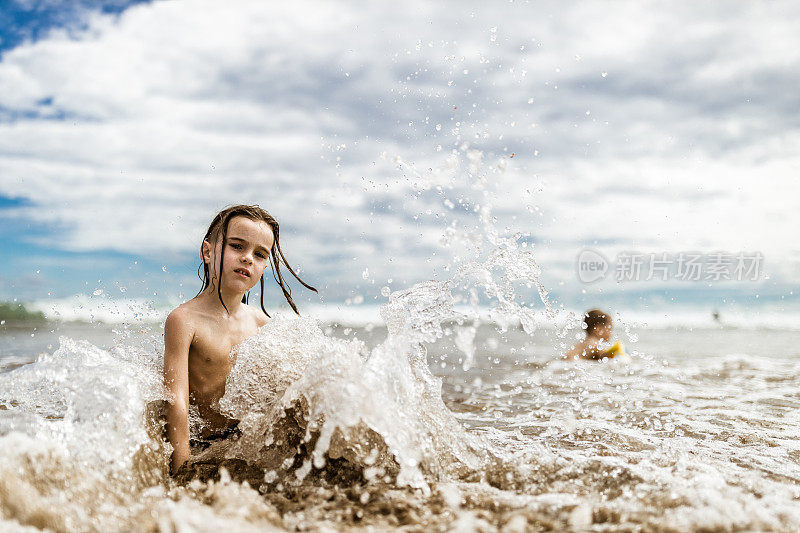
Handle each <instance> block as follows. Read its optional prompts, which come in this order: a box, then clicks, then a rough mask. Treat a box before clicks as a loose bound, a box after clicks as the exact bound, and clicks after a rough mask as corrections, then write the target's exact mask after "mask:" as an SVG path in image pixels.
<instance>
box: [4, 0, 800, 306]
mask: <svg viewBox="0 0 800 533" xmlns="http://www.w3.org/2000/svg"><path fill="white" fill-rule="evenodd" d="M798 27H800V7H798V4H796V3H793V2H769V3H766V2H750V3H747V2H735V3H734V2H703V3H697V2H683V3H681V2H676V3H669V4H653V3H643V2H628V3H625V2H582V3H565V2H561V1H557V2H521V1H514V2H439V3H433V2H403V3H396V2H395V3H388V2H370V3H363V2H351V3H339V2H291V3H284V2H280V3H278V2H263V1H260V0H253V1H245V0H240V1H237V2H225V3H220V2H216V1H201V0H197V1H184V2H177V1H163V2H162V1H154V2H143V3H138V2H132V3H126V2H122V1H107V2H92V1H88V0H84V1H82V2H55V1H48V0H39V1H37V0H17V1H16V2H14V1H11V2H4V3H3V4H2V7H0V239H2V240H1V241H0V259H2V261H0V300H4V299H11V298H20V299H22V300H32V299H41V298H47V297H53V298H61V297H65V296H69V295H72V294H77V293H92V292H93V291H95V290H96V289H98V288H100V289H102V290H104V291H105V293H106V294H115V295H118V296H119V297H123V296H148V297H151V296H153V297H155V298H157V299H168V300H173V301H174V300H176V299H178V298H180V295H181V294H183V295H185V296H190V295H191V294H193V293H194V292H195V291H196V290H197V288H198V286H199V281H197V279H196V277H195V272H196V266H197V259H196V257H197V249H198V247H199V241H200V239H201V237H202V234H203V233H204V231H205V227H206V226H207V224H208V223H209V221H210V219H211V218H212V216H213V215H214V214H215V213H216V211H217V210H218V209H220V208H221V207H223V206H225V205H227V204H232V203H258V204H260V205H261V206H263V207H265V208H266V209H267V210H268V211H270V212H271V213H272V214H273V215H274V216H275V217H276V218H277V219H278V220H279V221H280V222H281V224H282V234H281V236H282V246H283V248H284V251H285V252H286V255H287V257H288V258H289V260H290V261H291V262H292V264H294V265H296V266H298V267H299V268H300V269H301V270H302V273H303V276H304V277H305V278H307V279H308V280H309V281H311V282H312V283H314V284H315V285H317V286H318V287H319V288H320V289H321V292H323V294H324V296H325V298H326V299H327V301H342V300H344V299H346V298H352V297H354V296H356V295H359V294H360V295H362V296H363V297H364V298H366V300H367V301H370V300H371V299H373V298H374V297H375V296H377V295H379V292H380V288H381V287H383V286H390V287H392V288H393V289H396V288H402V287H406V286H408V285H409V284H410V283H412V282H415V281H419V280H424V279H429V278H439V279H442V278H443V277H446V276H447V275H448V274H447V271H446V268H447V265H448V263H451V262H452V260H453V253H454V252H453V251H452V249H450V248H448V247H447V246H445V245H443V244H442V236H443V234H444V233H445V232H446V229H447V228H448V227H451V226H452V227H454V228H455V229H457V230H458V231H460V232H465V233H466V234H472V235H473V236H480V235H481V234H483V233H484V232H485V231H486V228H485V227H483V226H482V224H481V222H480V220H479V212H480V211H481V209H485V208H487V207H489V206H491V210H492V211H491V215H492V216H493V217H494V218H493V219H490V221H491V223H492V224H493V226H494V228H495V229H496V230H497V231H499V232H500V233H514V232H522V233H524V234H526V236H524V237H522V238H521V239H520V242H526V243H530V244H532V246H533V254H534V256H535V257H536V259H537V261H538V262H539V264H540V266H541V267H542V270H543V274H542V281H543V282H544V284H545V286H546V287H547V288H549V289H552V290H553V294H554V297H555V298H556V299H557V300H560V301H561V302H562V303H564V304H565V305H568V306H569V305H577V304H581V305H582V303H583V302H585V301H590V300H591V301H598V300H602V299H603V298H606V299H609V300H614V299H616V300H614V301H619V299H620V298H622V299H623V300H624V299H628V300H634V299H637V298H640V297H641V295H642V294H644V293H650V294H658V295H660V296H659V297H661V298H663V299H665V300H666V301H671V300H672V299H674V298H678V299H683V300H685V301H693V300H701V301H702V300H703V298H710V297H711V296H709V294H712V293H713V294H714V295H716V296H714V297H715V298H718V297H720V295H721V296H725V295H728V296H731V297H735V298H738V299H739V300H741V301H744V300H748V299H753V298H754V297H755V295H759V296H762V297H765V298H772V299H780V298H789V299H792V298H794V299H796V293H797V290H796V287H797V286H798V284H799V283H800V241H799V240H798V239H797V237H796V234H797V229H798V228H800V186H799V185H798V178H799V176H798V171H800V148H799V147H800V113H798V111H800V78H798V73H800V32H798V31H797V28H798ZM586 247H590V248H591V249H592V250H595V251H597V252H599V253H601V254H602V255H603V256H604V257H606V258H608V259H609V261H611V262H612V263H613V261H614V258H615V257H617V254H619V253H622V252H635V253H645V254H647V253H657V254H660V253H667V254H671V255H670V257H675V256H676V254H679V253H681V252H686V251H693V252H697V253H701V254H706V255H708V254H712V253H715V252H718V251H725V252H728V253H731V254H737V253H739V252H746V253H755V252H760V253H761V254H762V255H763V258H764V274H765V275H764V277H763V278H762V279H760V280H759V281H756V282H753V281H750V282H727V283H724V282H718V283H716V282H711V283H709V282H687V281H683V282H678V281H675V280H669V281H667V282H658V281H657V280H654V281H653V282H629V283H617V282H616V281H614V280H612V279H610V278H611V276H609V278H608V279H606V280H604V281H601V282H599V283H595V284H591V285H587V284H583V283H581V282H580V281H579V280H578V277H577V275H576V257H577V256H578V254H579V253H580V252H581V250H583V249H584V248H586ZM613 268H614V266H613V264H612V266H611V269H612V271H613ZM389 280H391V281H389ZM123 290H124V293H123ZM298 290H299V289H298ZM154 293H157V294H155V295H154ZM267 299H268V300H275V301H277V299H278V292H277V290H274V289H271V290H270V292H269V293H268V295H267ZM576 302H577V304H576Z"/></svg>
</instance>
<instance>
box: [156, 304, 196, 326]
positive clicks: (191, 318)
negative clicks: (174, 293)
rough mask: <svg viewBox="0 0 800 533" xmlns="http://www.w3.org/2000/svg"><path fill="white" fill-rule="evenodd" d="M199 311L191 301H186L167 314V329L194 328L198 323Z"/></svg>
mask: <svg viewBox="0 0 800 533" xmlns="http://www.w3.org/2000/svg"><path fill="white" fill-rule="evenodd" d="M197 318H198V312H197V310H196V309H195V308H194V306H193V305H192V302H191V301H188V302H185V303H183V304H181V305H179V306H178V307H176V308H175V309H173V310H172V311H171V312H170V313H169V315H167V321H166V322H165V324H164V328H165V329H173V330H174V329H177V330H186V329H194V327H195V326H196V323H197Z"/></svg>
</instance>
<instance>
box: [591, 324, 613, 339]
mask: <svg viewBox="0 0 800 533" xmlns="http://www.w3.org/2000/svg"><path fill="white" fill-rule="evenodd" d="M612 329H613V328H612V326H611V324H601V325H599V326H596V327H595V328H594V334H595V335H596V336H597V337H600V338H601V339H603V340H604V341H607V340H609V339H611V331H612Z"/></svg>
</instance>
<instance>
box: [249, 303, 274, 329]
mask: <svg viewBox="0 0 800 533" xmlns="http://www.w3.org/2000/svg"><path fill="white" fill-rule="evenodd" d="M247 308H248V309H249V310H250V315H251V316H252V317H253V320H255V323H256V326H258V327H259V328H261V327H262V326H265V325H266V324H267V322H269V317H267V315H265V314H264V311H262V310H261V309H257V308H255V307H253V306H252V305H248V306H247Z"/></svg>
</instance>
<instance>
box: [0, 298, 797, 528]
mask: <svg viewBox="0 0 800 533" xmlns="http://www.w3.org/2000/svg"><path fill="white" fill-rule="evenodd" d="M441 289H442V287H441V286H437V285H433V286H431V285H427V286H422V287H413V288H411V289H409V291H408V293H409V294H410V293H416V294H415V296H416V297H417V299H416V301H415V302H414V305H420V306H421V307H422V308H424V309H425V312H430V313H431V316H432V317H435V318H436V319H438V318H441V313H440V311H442V309H438V310H437V307H436V306H437V305H438V304H441V303H442V302H441V301H440V300H438V301H437V299H436V298H437V296H441V294H443V293H442V292H441ZM445 292H446V291H445ZM407 296H408V294H406V295H403V294H400V295H398V296H397V297H396V299H399V300H400V301H397V302H395V303H397V305H400V306H402V305H409V302H408V300H407V299H404V298H403V297H407ZM445 307H447V306H446V304H445ZM401 309H402V307H401ZM389 314H391V313H389ZM424 316H426V315H424V314H422V315H418V316H417V318H420V319H423V318H424ZM395 318H396V317H395ZM388 320H389V321H390V323H391V320H393V318H392V317H388ZM391 324H392V326H391V328H395V327H397V329H396V330H394V333H393V334H391V335H390V332H389V330H390V329H391V328H389V327H387V326H386V325H384V324H379V325H377V326H375V325H365V324H362V325H360V326H359V325H355V324H351V325H347V326H345V325H336V324H333V325H330V324H326V323H319V322H316V321H315V320H313V319H311V318H295V317H291V316H288V315H280V316H277V317H275V319H274V320H273V321H272V322H271V323H270V324H269V325H268V327H266V328H264V330H263V331H262V333H260V334H259V335H257V336H256V337H253V338H251V339H249V340H248V341H246V342H245V343H243V344H242V345H241V346H240V347H239V348H238V350H237V357H238V360H237V365H236V366H235V367H234V371H233V373H232V375H231V378H232V379H231V381H230V386H229V389H228V393H227V394H226V397H225V399H224V400H223V408H225V409H227V410H228V411H229V412H230V413H231V414H234V415H236V416H238V417H240V418H241V420H242V427H243V434H242V436H241V438H240V439H239V440H238V441H236V442H235V443H232V444H230V445H228V446H227V447H226V448H224V449H217V450H212V453H211V454H210V455H211V456H210V457H208V458H206V463H204V464H203V466H204V467H205V468H206V470H203V471H200V470H199V472H200V474H204V475H207V476H208V477H207V478H206V479H205V480H203V481H191V482H189V483H188V484H186V485H178V484H176V483H175V482H174V481H172V480H171V479H170V478H169V476H167V475H166V465H167V459H168V453H169V450H168V448H167V447H166V446H165V445H164V444H163V441H161V440H160V438H159V435H158V431H153V430H152V428H151V425H152V424H153V419H152V416H151V417H150V419H148V416H150V415H149V414H148V409H147V407H148V405H149V404H151V403H152V402H153V401H157V400H158V399H160V398H163V391H162V390H161V388H160V379H159V370H160V364H161V362H160V358H161V350H162V347H161V342H162V341H161V339H160V334H159V331H158V326H154V327H153V329H152V330H148V329H146V328H144V327H136V328H133V327H128V328H122V329H120V328H121V327H120V326H115V327H111V326H99V325H94V326H90V325H86V324H81V323H74V324H70V323H62V324H60V325H58V326H57V327H58V328H59V331H58V332H57V333H52V334H51V333H49V330H45V329H44V328H40V331H43V332H42V333H41V334H40V335H41V337H46V336H47V335H50V336H51V337H50V338H49V339H41V340H40V342H45V341H48V342H49V343H51V344H53V348H52V349H50V350H48V349H47V347H46V346H42V347H41V348H42V351H41V354H40V355H39V354H28V356H27V358H26V357H25V356H24V355H20V354H16V355H14V356H5V357H2V358H0V361H2V362H4V363H7V362H8V361H10V360H13V361H15V364H14V365H6V366H5V371H4V372H3V373H2V374H0V402H1V403H2V407H0V450H2V451H0V509H1V510H2V514H0V517H1V518H2V522H0V526H1V527H0V529H5V530H24V529H25V528H26V527H27V528H30V530H34V529H35V528H38V529H44V528H47V529H51V530H55V531H87V530H88V531H108V530H119V529H135V530H161V531H179V530H183V531H185V530H197V531H208V530H212V529H216V528H219V527H223V526H225V527H234V528H237V529H241V530H256V529H258V530H265V529H266V530H271V529H275V530H282V529H319V528H321V529H324V528H326V527H329V528H334V529H342V528H345V529H346V528H356V529H357V528H363V527H367V526H377V527H395V526H405V527H407V528H408V529H410V530H423V529H429V528H440V529H459V528H460V529H463V530H474V529H477V530H486V531H493V530H508V531H523V530H545V529H561V530H598V531H602V530H647V531H671V530H678V531H691V530H700V529H703V530H708V531H730V530H736V529H741V530H777V531H791V530H797V529H798V528H799V527H800V501H798V499H799V498H800V444H799V443H800V439H799V438H798V437H800V435H798V432H800V416H798V412H799V411H798V407H800V393H798V391H799V390H800V378H798V375H799V374H800V363H799V362H798V361H800V359H799V358H798V352H799V351H800V350H798V348H797V345H796V341H797V334H796V332H793V331H786V330H768V329H763V328H750V329H747V328H722V327H715V328H702V329H698V328H692V329H689V328H674V327H669V328H638V329H637V328H635V329H633V330H632V331H631V335H634V336H636V337H637V340H636V342H631V341H628V343H627V344H628V346H627V348H628V351H629V352H630V351H632V352H634V353H633V357H632V359H631V361H630V362H629V363H623V362H617V361H609V362H606V363H594V362H577V363H567V362H564V361H561V360H558V359H557V358H556V357H555V356H556V355H557V352H558V345H559V342H563V339H562V337H561V332H560V331H559V330H558V329H554V328H550V329H548V328H539V329H537V330H536V331H535V332H534V333H533V334H528V333H526V332H525V331H524V330H523V329H522V328H521V326H520V325H519V324H517V325H515V326H513V327H509V328H508V329H506V330H505V331H502V329H500V328H498V327H497V326H496V325H495V324H492V323H484V324H479V325H478V326H477V327H476V328H475V333H474V338H473V340H472V346H473V348H474V353H473V354H472V357H471V358H472V363H471V365H470V366H469V367H468V368H467V369H466V370H465V367H464V360H465V359H466V357H467V355H466V354H465V353H464V351H463V350H462V349H460V348H459V346H458V344H459V343H457V342H456V337H457V335H458V333H457V331H459V328H464V327H469V324H471V322H468V321H466V322H464V323H462V324H461V325H459V323H458V321H457V320H443V321H442V322H439V323H438V324H437V323H436V320H431V321H429V322H425V321H424V320H422V321H421V322H418V323H414V324H411V326H413V327H415V328H417V330H416V331H417V332H418V333H414V332H413V331H412V332H411V338H404V339H403V340H398V339H399V338H402V337H403V335H404V332H403V329H402V328H403V327H405V326H409V324H408V323H402V322H401V323H399V324H398V323H397V322H394V323H391ZM426 328H429V329H426ZM439 328H441V331H438V329H439ZM30 329H32V328H30ZM51 329H55V326H54V327H53V328H51ZM115 330H116V332H115ZM87 332H91V333H90V334H87ZM407 333H408V332H406V334H407ZM56 334H60V335H61V339H60V340H58V339H54V338H52V336H53V335H56ZM10 335H11V333H9V332H8V330H7V329H6V330H4V332H3V337H2V338H3V339H4V340H5V341H8V339H9V336H10ZM392 335H397V336H399V337H394V338H392ZM414 335H418V336H416V337H415V336H414ZM89 336H91V338H93V339H94V341H95V343H90V342H88V341H86V340H85V339H82V338H81V337H89ZM37 337H39V335H37ZM18 338H19V335H18V336H17V339H18ZM362 339H367V340H366V341H365V340H362ZM95 344H97V345H99V346H103V347H104V348H100V347H98V346H97V345H95ZM461 344H462V346H463V342H462V343H461ZM7 345H8V344H5V345H4V346H7ZM425 352H426V353H425ZM31 356H33V357H35V360H32V359H33V357H31ZM214 454H216V456H214ZM219 465H223V466H222V468H221V469H220V468H219ZM225 465H227V466H225Z"/></svg>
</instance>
